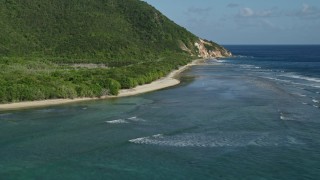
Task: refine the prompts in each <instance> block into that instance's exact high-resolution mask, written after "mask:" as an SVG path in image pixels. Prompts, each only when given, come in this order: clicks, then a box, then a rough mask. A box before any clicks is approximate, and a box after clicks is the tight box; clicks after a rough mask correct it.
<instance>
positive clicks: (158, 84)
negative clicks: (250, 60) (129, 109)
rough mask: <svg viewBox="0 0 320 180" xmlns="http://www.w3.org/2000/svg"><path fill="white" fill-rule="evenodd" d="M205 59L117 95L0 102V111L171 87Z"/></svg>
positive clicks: (131, 94)
mask: <svg viewBox="0 0 320 180" xmlns="http://www.w3.org/2000/svg"><path fill="white" fill-rule="evenodd" d="M204 60H205V59H196V60H193V61H192V62H190V63H188V64H187V65H185V66H182V67H180V68H179V69H177V70H174V71H172V72H171V73H169V74H168V75H167V76H166V77H163V78H161V79H158V80H155V81H153V82H151V83H150V84H144V85H140V86H137V87H135V88H132V89H122V90H120V92H119V95H118V96H104V97H100V98H75V99H49V100H40V101H26V102H18V103H10V104H0V112H1V111H10V110H19V109H29V108H38V107H46V106H54V105H61V104H69V103H76V102H83V101H90V100H99V99H111V98H121V97H128V96H135V95H138V94H143V93H147V92H151V91H156V90H160V89H164V88H167V87H172V86H175V85H178V84H180V80H178V79H176V76H177V75H179V74H180V73H182V72H183V71H185V70H186V69H188V68H189V67H190V66H194V65H198V64H201V63H202V62H203V61H204Z"/></svg>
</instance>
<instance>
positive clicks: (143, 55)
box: [0, 0, 230, 102]
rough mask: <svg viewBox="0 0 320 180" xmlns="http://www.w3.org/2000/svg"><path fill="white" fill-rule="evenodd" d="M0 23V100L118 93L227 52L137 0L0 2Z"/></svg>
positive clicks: (13, 100)
mask: <svg viewBox="0 0 320 180" xmlns="http://www.w3.org/2000/svg"><path fill="white" fill-rule="evenodd" d="M0 27H1V33H0V66H1V69H5V70H3V71H2V72H0V77H1V78H0V102H15V101H25V100H39V99H51V98H73V97H84V96H100V95H105V94H106V92H107V93H110V92H111V93H110V94H116V93H117V90H114V91H113V90H111V89H112V88H111V89H110V86H111V85H110V84H117V85H116V86H117V87H116V88H115V89H119V88H120V87H121V88H131V87H134V86H136V85H137V84H144V83H148V82H150V81H151V80H154V79H157V78H160V77H161V76H164V75H165V74H166V73H168V71H170V70H172V69H173V68H176V67H177V66H179V65H183V64H186V63H187V62H188V61H190V60H191V59H192V58H193V59H195V58H197V57H211V56H228V55H230V53H229V52H228V51H227V50H225V49H224V48H223V47H221V46H219V45H217V44H215V43H213V42H208V41H203V40H201V39H199V38H198V37H196V36H195V35H193V34H192V33H190V32H188V31H187V30H186V29H184V28H182V27H180V26H178V25H176V24H175V23H174V22H172V21H171V20H169V19H168V18H166V17H165V16H164V15H162V14H161V13H160V12H159V11H158V10H156V9H155V8H153V7H152V6H150V5H148V4H147V3H145V2H143V1H140V0H0ZM88 63H90V65H91V66H90V67H96V68H88V67H87V64H88ZM75 64H76V65H77V68H76V67H75V66H74V65H75ZM92 64H93V65H92ZM97 64H98V65H97ZM79 66H80V68H79ZM146 69H147V70H146ZM140 71H142V72H140ZM119 72H121V73H119ZM13 73H15V74H14V75H13ZM84 74H85V75H84ZM12 75H13V76H12ZM24 75H27V77H24ZM87 77H90V78H87ZM46 78H47V79H46ZM139 78H140V79H139ZM101 79H104V80H105V79H108V82H104V81H103V82H102V80H101ZM110 82H112V83H110ZM106 84H107V85H106ZM112 86H113V85H112ZM19 89H24V90H25V89H29V90H28V91H30V92H32V91H35V92H37V93H33V95H32V96H31V95H29V93H28V92H27V91H24V92H23V90H19ZM23 94H24V95H23Z"/></svg>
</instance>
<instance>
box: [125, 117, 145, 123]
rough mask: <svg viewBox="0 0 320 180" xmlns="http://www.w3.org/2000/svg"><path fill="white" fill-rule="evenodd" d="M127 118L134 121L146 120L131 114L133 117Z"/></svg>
mask: <svg viewBox="0 0 320 180" xmlns="http://www.w3.org/2000/svg"><path fill="white" fill-rule="evenodd" d="M127 120H129V121H135V122H139V121H143V122H144V121H146V120H144V119H142V118H138V117H137V116H133V117H130V118H127Z"/></svg>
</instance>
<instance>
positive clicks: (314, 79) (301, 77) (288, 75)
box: [281, 74, 320, 83]
mask: <svg viewBox="0 0 320 180" xmlns="http://www.w3.org/2000/svg"><path fill="white" fill-rule="evenodd" d="M281 76H283V77H288V78H292V79H301V80H306V81H310V82H318V83H320V79H319V78H313V77H307V76H302V75H295V74H285V75H281Z"/></svg>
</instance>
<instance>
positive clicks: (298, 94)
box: [292, 93, 307, 97]
mask: <svg viewBox="0 0 320 180" xmlns="http://www.w3.org/2000/svg"><path fill="white" fill-rule="evenodd" d="M292 94H293V95H297V96H300V97H306V96H307V95H305V94H300V93H292Z"/></svg>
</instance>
